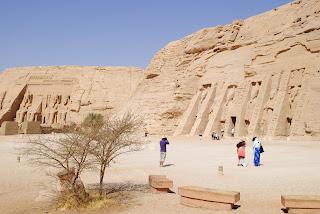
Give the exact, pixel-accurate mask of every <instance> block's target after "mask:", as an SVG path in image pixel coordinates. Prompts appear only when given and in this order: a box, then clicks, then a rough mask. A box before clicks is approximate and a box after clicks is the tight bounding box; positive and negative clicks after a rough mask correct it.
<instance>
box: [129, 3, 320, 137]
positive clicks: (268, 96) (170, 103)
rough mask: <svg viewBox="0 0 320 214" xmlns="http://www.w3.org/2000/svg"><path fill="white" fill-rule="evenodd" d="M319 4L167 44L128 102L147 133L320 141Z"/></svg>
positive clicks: (281, 10)
mask: <svg viewBox="0 0 320 214" xmlns="http://www.w3.org/2000/svg"><path fill="white" fill-rule="evenodd" d="M319 105H320V2H319V1H318V0H303V1H301V0H299V1H295V2H292V3H290V4H287V5H284V6H282V7H279V8H276V9H274V10H272V11H269V12H266V13H263V14H261V15H258V16H255V17H251V18H248V19H246V20H244V21H241V20H237V21H234V22H233V23H232V24H230V25H226V26H218V27H213V28H207V29H203V30H200V31H199V32H196V33H194V34H192V35H190V36H187V37H185V38H183V39H181V40H178V41H174V42H171V43H169V44H168V45H167V46H166V47H164V48H163V49H161V50H160V51H159V52H158V53H157V54H156V55H155V56H154V58H153V59H152V61H151V63H150V65H149V66H148V68H147V71H146V75H145V78H144V80H143V81H142V82H141V83H140V84H139V86H138V88H137V90H136V92H135V94H134V95H133V97H132V98H131V100H130V102H129V105H128V106H129V107H130V108H131V109H134V110H135V109H139V112H140V113H141V114H142V115H143V116H144V117H145V119H146V121H147V126H148V127H147V128H148V129H149V132H150V133H157V134H168V133H169V134H175V135H198V134H202V135H204V136H210V135H211V133H212V131H214V130H215V131H216V132H220V130H221V129H223V130H224V131H225V135H230V130H231V129H232V128H233V127H234V128H235V135H236V136H252V135H258V136H270V137H273V138H274V137H289V136H290V137H291V138H294V137H296V136H297V137H302V136H304V137H307V138H308V137H310V138H319V137H320V111H319V110H318V108H319Z"/></svg>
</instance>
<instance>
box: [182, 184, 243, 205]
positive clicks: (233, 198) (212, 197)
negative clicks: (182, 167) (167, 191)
mask: <svg viewBox="0 0 320 214" xmlns="http://www.w3.org/2000/svg"><path fill="white" fill-rule="evenodd" d="M178 193H179V195H180V196H181V198H180V203H181V204H183V205H187V206H191V207H200V208H207V209H214V210H231V209H233V208H235V207H236V206H235V203H237V202H238V201H239V200H240V192H234V191H223V190H217V189H210V188H203V187H197V186H183V187H179V188H178Z"/></svg>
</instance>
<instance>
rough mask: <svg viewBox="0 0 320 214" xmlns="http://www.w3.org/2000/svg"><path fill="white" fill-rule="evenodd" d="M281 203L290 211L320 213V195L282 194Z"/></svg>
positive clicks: (298, 213) (297, 213)
mask: <svg viewBox="0 0 320 214" xmlns="http://www.w3.org/2000/svg"><path fill="white" fill-rule="evenodd" d="M281 203H282V205H283V206H285V207H286V209H287V210H288V213H291V214H293V213H295V214H300V213H310V214H311V213H320V196H311V195H305V196H304V195H282V196H281Z"/></svg>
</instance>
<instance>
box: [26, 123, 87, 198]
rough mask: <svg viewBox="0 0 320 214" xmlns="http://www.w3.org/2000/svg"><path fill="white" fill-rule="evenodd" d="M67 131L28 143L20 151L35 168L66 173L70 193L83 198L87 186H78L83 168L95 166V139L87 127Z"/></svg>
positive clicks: (74, 127)
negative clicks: (93, 157)
mask: <svg viewBox="0 0 320 214" xmlns="http://www.w3.org/2000/svg"><path fill="white" fill-rule="evenodd" d="M67 132H68V133H64V134H62V135H59V136H45V137H39V138H38V139H34V140H29V142H28V143H27V144H26V146H25V147H24V148H22V149H21V151H20V152H21V153H22V155H24V156H26V157H27V160H28V161H29V163H31V164H33V165H34V166H36V167H41V168H42V167H51V168H55V169H58V170H59V171H61V170H63V174H64V175H68V179H69V186H68V188H69V190H70V191H71V192H72V193H74V194H75V195H76V196H79V197H81V198H82V199H84V198H85V197H86V192H85V189H84V186H83V185H82V186H83V187H82V188H80V189H79V183H82V182H81V180H80V175H81V173H82V172H83V170H84V169H88V168H91V167H92V166H93V162H91V161H90V159H89V156H90V151H91V146H92V145H93V137H92V136H91V135H90V132H89V131H88V130H87V128H84V127H82V126H75V125H74V126H72V127H70V128H69V129H68V130H67ZM70 175H71V176H70ZM58 176H59V174H58ZM80 186H81V185H80Z"/></svg>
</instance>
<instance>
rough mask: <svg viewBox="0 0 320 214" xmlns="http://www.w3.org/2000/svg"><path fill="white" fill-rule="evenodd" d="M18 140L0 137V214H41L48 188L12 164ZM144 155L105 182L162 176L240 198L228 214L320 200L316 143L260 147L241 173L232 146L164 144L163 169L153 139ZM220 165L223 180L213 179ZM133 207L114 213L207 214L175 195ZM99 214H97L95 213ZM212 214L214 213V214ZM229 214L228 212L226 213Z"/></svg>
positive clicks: (125, 160)
mask: <svg viewBox="0 0 320 214" xmlns="http://www.w3.org/2000/svg"><path fill="white" fill-rule="evenodd" d="M22 140H24V139H23V138H19V137H0V151H1V156H0V213H35V212H36V211H39V212H40V211H41V212H42V210H41V209H39V208H38V207H41V206H43V200H44V197H43V196H42V195H43V193H44V192H45V190H46V188H47V186H48V184H47V183H46V182H44V181H46V179H45V177H43V176H42V175H43V174H44V173H43V172H34V170H32V169H31V168H30V167H29V166H27V165H25V164H24V160H22V162H21V163H18V162H17V160H16V155H14V154H13V152H14V149H13V148H14V147H16V146H19V143H18V142H19V141H22ZM150 141H151V143H150V144H149V145H147V146H146V148H145V150H143V151H141V152H137V153H133V154H129V155H127V156H125V157H122V158H121V159H119V160H118V162H117V163H116V164H114V165H113V166H112V168H111V169H110V170H108V171H107V175H106V182H124V181H131V182H134V183H141V184H143V183H146V181H147V177H148V175H149V174H165V175H167V176H168V177H169V178H171V179H173V181H174V188H173V191H175V192H176V191H177V188H178V186H182V185H199V186H204V187H211V188H218V189H225V190H235V191H240V192H241V201H240V203H239V204H240V205H241V207H240V208H238V209H237V210H233V211H232V212H231V213H261V214H264V213H266V214H269V213H282V211H281V210H280V208H281V204H280V195H281V194H317V195H320V185H319V181H320V171H319V169H320V167H319V164H320V155H319V154H320V142H281V141H273V142H263V143H264V148H265V151H266V152H265V153H264V154H263V155H262V163H263V166H261V167H258V168H256V167H253V166H252V150H251V147H249V146H248V147H247V157H248V158H247V161H248V163H249V166H248V167H246V168H243V167H237V166H236V163H237V157H236V152H235V145H234V144H235V142H232V141H230V140H229V141H228V140H227V141H224V142H223V143H222V142H221V141H220V142H212V141H210V140H201V141H200V140H199V138H169V141H170V142H171V145H170V146H169V148H168V156H167V164H174V165H171V166H168V167H164V168H160V167H159V166H158V164H159V163H158V161H159V151H158V138H155V137H151V138H150ZM218 165H223V167H224V175H223V176H219V175H217V168H218ZM83 180H84V182H85V183H87V184H89V183H95V182H97V177H96V175H95V173H92V172H88V173H86V174H84V176H83ZM137 201H138V203H137V205H134V206H132V207H131V208H130V209H125V210H122V211H120V212H119V213H154V214H157V213H184V214H188V213H213V212H212V211H210V210H204V209H195V208H189V207H185V206H182V205H180V204H179V197H178V196H177V195H176V194H152V193H146V194H141V195H140V198H139V199H137ZM99 213H103V211H99ZM215 213H217V212H215ZM218 213H223V212H218ZM226 213H230V212H226Z"/></svg>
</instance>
